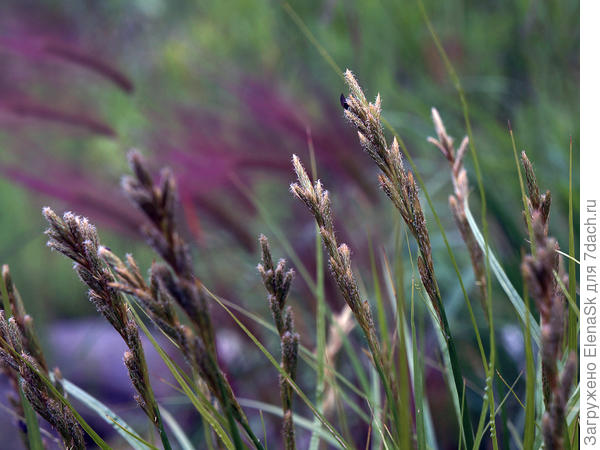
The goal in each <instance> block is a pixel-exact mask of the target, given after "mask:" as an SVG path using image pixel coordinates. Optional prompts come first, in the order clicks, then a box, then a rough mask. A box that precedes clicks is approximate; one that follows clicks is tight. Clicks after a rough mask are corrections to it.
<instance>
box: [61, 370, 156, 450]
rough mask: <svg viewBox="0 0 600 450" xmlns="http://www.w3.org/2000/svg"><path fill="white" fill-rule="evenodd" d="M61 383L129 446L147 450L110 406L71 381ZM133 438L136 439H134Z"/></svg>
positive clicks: (63, 380)
mask: <svg viewBox="0 0 600 450" xmlns="http://www.w3.org/2000/svg"><path fill="white" fill-rule="evenodd" d="M61 383H62V385H63V387H64V389H65V392H67V393H68V394H69V395H71V396H72V397H73V398H76V399H77V400H79V401H80V402H81V403H83V404H84V405H86V406H87V407H88V408H90V409H92V410H93V411H94V412H96V414H98V415H99V416H100V417H102V418H103V419H104V420H105V421H106V422H107V423H109V424H111V425H112V426H113V428H114V429H115V431H116V432H117V433H119V434H120V435H121V437H123V439H125V440H126V441H127V443H128V444H129V445H131V446H132V447H133V448H136V449H143V448H145V447H142V446H140V445H139V442H140V440H141V441H143V439H142V438H141V437H140V436H139V435H138V434H137V433H136V432H135V431H134V430H133V428H131V427H130V426H129V425H128V424H127V423H126V422H125V421H124V420H123V419H122V418H121V417H119V416H118V415H117V414H116V413H115V412H113V411H112V410H111V409H110V408H109V407H108V406H106V405H105V404H104V403H102V402H101V401H100V400H98V399H97V398H95V397H93V396H92V395H90V394H88V393H87V392H86V391H84V390H83V389H81V388H80V387H79V386H77V385H76V384H74V383H71V382H70V381H69V380H66V379H64V378H63V379H62V380H61ZM132 436H136V437H135V438H134V437H132Z"/></svg>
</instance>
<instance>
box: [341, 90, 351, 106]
mask: <svg viewBox="0 0 600 450" xmlns="http://www.w3.org/2000/svg"><path fill="white" fill-rule="evenodd" d="M340 103H341V104H342V108H344V109H348V108H349V107H350V106H349V105H348V102H347V101H346V97H344V94H340Z"/></svg>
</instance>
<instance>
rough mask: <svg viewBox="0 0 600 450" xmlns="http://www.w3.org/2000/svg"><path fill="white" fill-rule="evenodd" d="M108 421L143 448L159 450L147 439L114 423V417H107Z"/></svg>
mask: <svg viewBox="0 0 600 450" xmlns="http://www.w3.org/2000/svg"><path fill="white" fill-rule="evenodd" d="M107 419H108V420H109V421H111V422H112V424H113V426H114V427H115V428H117V429H119V430H121V431H122V432H123V433H124V434H126V435H127V436H129V437H131V439H132V440H133V441H134V442H136V443H140V444H142V445H143V446H142V447H141V448H149V449H151V450H158V447H156V446H154V445H153V444H151V443H150V442H148V441H146V440H145V439H143V438H142V437H140V436H139V435H138V434H135V433H132V432H131V431H129V430H128V429H127V428H125V427H123V425H121V424H120V423H118V422H116V421H114V422H113V421H112V420H113V418H112V417H107ZM151 437H152V440H154V436H153V435H152V436H151ZM134 448H137V447H134Z"/></svg>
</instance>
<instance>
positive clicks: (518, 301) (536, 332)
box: [465, 203, 541, 346]
mask: <svg viewBox="0 0 600 450" xmlns="http://www.w3.org/2000/svg"><path fill="white" fill-rule="evenodd" d="M465 213H466V215H467V221H468V222H469V226H470V227H471V230H472V231H473V235H474V236H475V239H477V243H478V244H479V247H481V249H482V250H483V251H485V242H484V241H483V236H482V235H481V232H480V231H479V228H478V227H477V223H476V222H475V219H474V218H473V215H472V214H471V211H470V209H469V204H468V203H465ZM489 257H490V268H491V270H492V272H493V273H494V275H495V276H496V279H497V280H498V282H499V283H500V287H502V290H503V291H504V292H505V293H506V295H507V297H508V299H509V300H510V302H511V303H512V305H513V307H514V308H515V311H516V312H517V314H518V315H519V318H520V319H521V321H522V322H523V323H526V321H527V320H529V322H530V323H529V324H530V326H531V337H532V338H533V340H534V341H535V343H536V345H538V346H539V345H540V342H541V332H540V326H539V325H538V323H537V321H536V320H535V319H534V317H533V315H532V314H531V313H530V312H528V308H527V307H526V306H525V303H524V302H523V299H522V298H521V296H520V295H519V293H518V292H517V290H516V289H515V288H514V286H513V285H512V283H511V282H510V280H509V279H508V276H507V275H506V273H505V272H504V270H503V269H502V266H501V265H500V263H499V262H498V259H497V258H496V256H495V255H494V253H493V252H492V251H491V250H490V251H489ZM528 315H529V318H527V316H528Z"/></svg>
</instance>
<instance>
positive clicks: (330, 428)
mask: <svg viewBox="0 0 600 450" xmlns="http://www.w3.org/2000/svg"><path fill="white" fill-rule="evenodd" d="M207 292H208V294H209V295H210V296H211V298H212V299H213V300H214V301H215V302H216V303H217V304H218V305H219V306H221V307H222V308H223V309H224V310H225V312H227V314H229V316H230V317H231V318H232V319H233V320H234V321H235V323H236V324H237V325H238V326H239V327H240V328H241V329H242V331H244V333H246V335H247V336H248V337H249V338H250V339H251V340H252V342H254V344H255V345H256V346H257V347H258V348H259V350H260V351H261V352H262V353H263V354H264V355H265V356H266V357H267V359H268V360H269V362H271V364H273V366H274V367H275V368H276V369H277V370H278V372H279V373H280V374H281V376H282V377H283V378H284V379H285V380H286V381H287V382H288V383H289V384H290V386H292V388H293V389H294V391H295V392H296V394H298V396H299V397H300V398H301V399H302V400H303V401H304V403H306V405H307V406H308V407H309V408H310V410H311V411H312V412H313V414H314V415H315V416H317V417H318V418H319V420H320V421H321V424H322V425H323V426H324V427H325V428H326V429H327V430H328V431H329V432H330V433H331V434H332V436H334V437H335V439H336V441H337V442H339V443H340V444H341V445H342V446H343V447H344V448H349V446H348V444H347V443H346V441H345V440H344V438H343V437H342V436H341V435H340V434H339V433H338V432H337V430H336V429H335V428H334V427H333V425H331V424H330V423H329V421H328V420H327V419H326V418H325V417H324V416H323V415H322V414H321V413H320V412H319V411H318V410H317V408H316V407H315V405H314V404H313V403H312V402H311V401H310V400H309V398H308V397H307V396H306V394H305V393H304V392H303V391H302V390H301V389H300V388H299V387H298V385H297V384H296V383H295V382H294V381H293V380H292V379H291V378H290V377H289V375H288V373H287V372H286V371H285V370H283V369H282V368H281V366H280V365H279V363H278V362H277V361H276V360H275V358H274V357H273V355H271V353H269V351H268V350H267V349H266V348H265V346H264V345H262V343H261V342H260V341H259V340H258V338H257V337H256V336H254V334H252V332H251V331H250V330H249V329H248V328H247V327H246V326H245V325H244V324H243V323H242V322H241V321H240V320H239V319H238V318H237V317H236V315H235V314H233V312H232V311H231V310H230V309H229V308H228V307H227V306H225V304H224V303H223V302H222V301H221V299H220V298H219V297H217V296H216V295H214V294H213V293H212V292H210V291H208V290H207Z"/></svg>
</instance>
